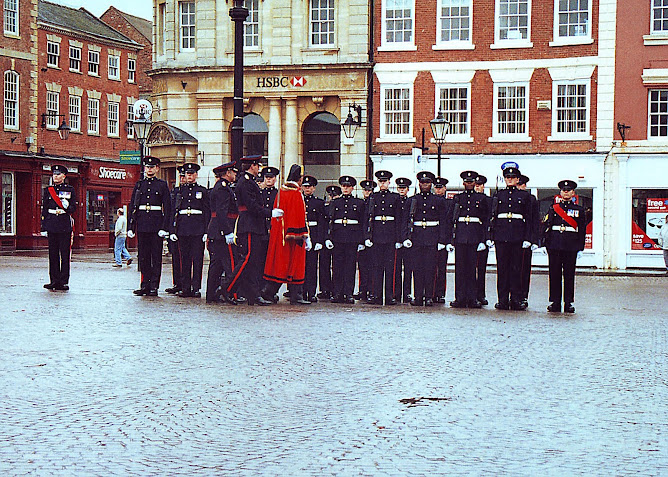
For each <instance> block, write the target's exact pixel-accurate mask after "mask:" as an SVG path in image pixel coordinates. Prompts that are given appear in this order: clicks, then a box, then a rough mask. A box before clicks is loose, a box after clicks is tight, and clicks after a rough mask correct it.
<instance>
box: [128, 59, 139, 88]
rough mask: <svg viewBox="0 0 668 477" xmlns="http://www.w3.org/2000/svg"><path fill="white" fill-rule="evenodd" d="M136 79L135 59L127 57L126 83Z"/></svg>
mask: <svg viewBox="0 0 668 477" xmlns="http://www.w3.org/2000/svg"><path fill="white" fill-rule="evenodd" d="M135 81H137V60H136V59H135V58H130V57H128V83H134V82H135Z"/></svg>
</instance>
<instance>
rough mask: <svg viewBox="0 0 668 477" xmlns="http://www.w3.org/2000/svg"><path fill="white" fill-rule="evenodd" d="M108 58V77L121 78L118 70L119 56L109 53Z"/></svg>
mask: <svg viewBox="0 0 668 477" xmlns="http://www.w3.org/2000/svg"><path fill="white" fill-rule="evenodd" d="M108 60H109V79H115V80H117V79H121V76H120V72H119V63H120V57H118V56H117V55H112V54H109V56H108Z"/></svg>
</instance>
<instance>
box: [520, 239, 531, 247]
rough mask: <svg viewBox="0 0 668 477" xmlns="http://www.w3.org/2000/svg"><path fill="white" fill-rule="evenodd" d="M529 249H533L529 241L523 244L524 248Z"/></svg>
mask: <svg viewBox="0 0 668 477" xmlns="http://www.w3.org/2000/svg"><path fill="white" fill-rule="evenodd" d="M529 247H531V242H529V241H528V240H525V241H524V242H522V248H529Z"/></svg>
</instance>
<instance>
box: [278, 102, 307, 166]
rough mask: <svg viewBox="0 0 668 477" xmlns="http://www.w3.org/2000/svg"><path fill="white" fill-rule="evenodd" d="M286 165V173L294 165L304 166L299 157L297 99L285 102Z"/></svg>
mask: <svg viewBox="0 0 668 477" xmlns="http://www.w3.org/2000/svg"><path fill="white" fill-rule="evenodd" d="M284 138H285V141H284V142H285V161H284V162H285V164H284V165H283V167H284V168H285V170H286V171H289V170H290V166H291V165H292V164H302V163H303V162H302V158H301V157H299V122H298V120H297V98H287V99H286V100H285V135H284Z"/></svg>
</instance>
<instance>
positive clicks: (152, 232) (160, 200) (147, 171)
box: [128, 156, 173, 296]
mask: <svg viewBox="0 0 668 477" xmlns="http://www.w3.org/2000/svg"><path fill="white" fill-rule="evenodd" d="M159 169H160V159H158V158H157V157H153V156H147V157H145V158H144V178H143V179H141V180H139V181H138V182H137V183H136V184H135V188H134V190H133V191H132V201H131V202H130V218H129V222H128V237H130V238H133V237H134V236H135V233H136V234H137V257H138V260H139V269H140V270H141V285H140V287H139V288H138V289H137V290H135V291H133V293H134V294H135V295H137V296H143V295H147V296H158V288H159V287H160V273H161V271H162V241H163V240H164V239H165V238H167V237H168V236H169V232H168V230H169V228H170V224H171V222H172V218H173V215H172V213H171V208H172V202H171V199H170V195H169V186H168V185H167V182H165V181H163V180H162V179H158V177H157V173H158V170H159Z"/></svg>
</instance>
